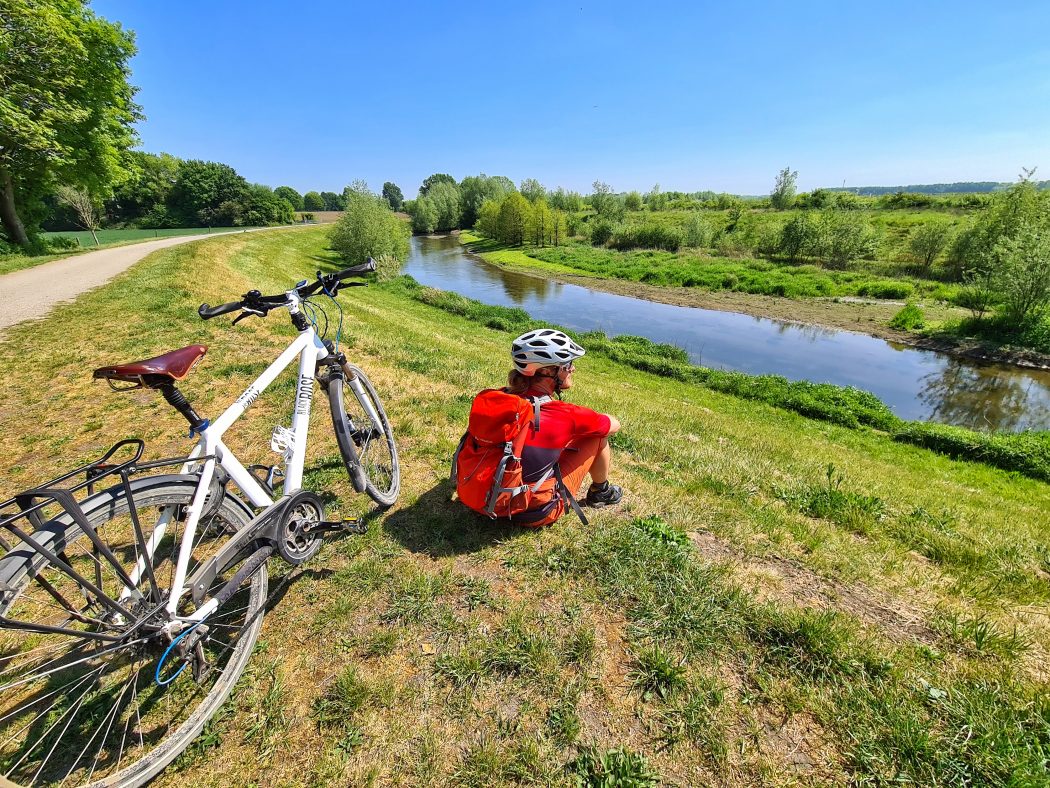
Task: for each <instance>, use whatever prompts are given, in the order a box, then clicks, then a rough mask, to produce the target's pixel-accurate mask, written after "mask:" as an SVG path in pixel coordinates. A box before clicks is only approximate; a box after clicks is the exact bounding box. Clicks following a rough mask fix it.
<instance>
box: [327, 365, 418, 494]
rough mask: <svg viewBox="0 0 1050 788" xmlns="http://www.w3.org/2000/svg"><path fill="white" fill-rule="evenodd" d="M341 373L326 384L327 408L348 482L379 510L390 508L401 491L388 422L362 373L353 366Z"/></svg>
mask: <svg viewBox="0 0 1050 788" xmlns="http://www.w3.org/2000/svg"><path fill="white" fill-rule="evenodd" d="M341 370H342V374H338V373H337V374H333V375H332V376H331V377H330V378H329V380H328V405H329V407H330V408H331V409H332V424H333V425H334V426H335V438H336V442H337V443H338V444H339V453H340V454H341V455H342V456H343V463H344V464H345V465H346V471H347V473H348V474H349V475H350V482H351V483H352V484H353V485H354V489H356V490H357V491H358V492H365V493H367V494H368V496H369V497H370V498H371V499H372V500H373V501H375V502H376V503H377V504H379V505H380V506H381V507H383V508H387V507H389V506H393V505H394V502H395V501H396V500H397V495H398V492H400V490H401V468H400V466H399V465H398V460H397V446H396V445H394V432H393V430H392V429H391V428H390V421H389V419H387V416H386V411H385V410H383V404H382V403H381V402H380V401H379V395H378V394H376V390H375V387H373V386H372V381H370V380H369V379H368V376H367V375H366V374H365V373H364V370H362V369H361V368H360V367H356V366H354V365H353V364H343V366H342V367H341Z"/></svg>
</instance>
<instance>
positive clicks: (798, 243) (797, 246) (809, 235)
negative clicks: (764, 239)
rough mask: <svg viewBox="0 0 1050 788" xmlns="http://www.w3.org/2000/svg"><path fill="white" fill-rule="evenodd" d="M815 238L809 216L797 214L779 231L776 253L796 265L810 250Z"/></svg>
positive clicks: (813, 224)
mask: <svg viewBox="0 0 1050 788" xmlns="http://www.w3.org/2000/svg"><path fill="white" fill-rule="evenodd" d="M815 238H816V228H815V223H814V222H813V220H812V219H810V217H809V214H807V213H797V214H795V216H794V217H793V218H792V219H791V221H789V222H788V223H787V224H785V225H784V228H783V229H782V230H781V231H780V243H779V244H778V246H777V251H778V252H780V254H782V255H783V256H784V257H786V258H787V259H789V260H791V261H792V262H793V263H797V262H798V261H800V260H801V259H802V257H803V256H804V255H806V254H808V253H809V252H810V251H811V250H812V248H813V243H814V240H815Z"/></svg>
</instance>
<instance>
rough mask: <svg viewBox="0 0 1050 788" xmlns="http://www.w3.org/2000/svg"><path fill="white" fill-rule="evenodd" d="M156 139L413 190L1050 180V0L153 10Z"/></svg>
mask: <svg viewBox="0 0 1050 788" xmlns="http://www.w3.org/2000/svg"><path fill="white" fill-rule="evenodd" d="M92 8H93V9H94V10H95V12H96V13H97V14H99V15H101V16H104V17H106V18H108V19H110V20H115V21H119V22H121V23H122V24H123V25H124V26H125V27H128V28H130V29H131V30H134V31H135V34H136V37H137V42H138V47H139V54H138V55H137V56H136V58H135V59H134V61H133V62H132V67H133V70H134V75H133V80H132V81H133V83H134V84H136V85H138V86H139V87H140V88H141V90H140V93H139V96H138V101H139V102H140V104H142V106H143V108H144V111H145V114H146V117H147V119H146V121H145V122H144V123H142V124H141V126H140V129H139V131H140V136H141V138H142V147H143V148H144V149H145V150H148V151H152V152H160V151H166V152H169V153H173V154H175V155H177V156H181V157H185V158H203V159H211V160H216V161H222V162H225V163H228V164H231V165H232V166H234V167H235V168H236V169H237V170H238V172H240V173H241V174H242V175H244V176H245V177H247V178H248V179H249V180H252V181H256V182H260V183H267V184H269V185H271V186H279V185H289V186H292V187H294V188H296V189H299V190H300V191H306V190H310V189H317V190H319V191H320V190H332V191H339V190H341V189H342V187H343V186H344V185H346V184H347V183H349V182H350V181H351V180H353V179H355V178H362V179H364V180H366V181H368V183H369V185H370V186H371V187H372V188H373V190H376V191H378V190H379V188H380V187H381V186H382V183H383V181H386V180H392V181H394V182H395V183H397V184H398V185H399V186H401V188H402V190H403V191H404V192H405V195H406V196H413V195H414V194H415V191H416V189H417V187H418V186H419V183H420V181H422V179H423V178H425V177H426V176H427V175H429V174H430V173H433V172H449V173H451V174H452V175H454V176H455V177H457V178H462V177H463V176H465V175H470V174H477V173H479V172H485V173H487V174H489V175H507V176H509V177H510V178H512V179H513V180H514V181H515V182H519V181H521V179H523V178H527V177H533V178H537V179H539V180H540V181H541V182H542V183H544V184H545V185H547V186H549V187H555V186H558V185H562V186H565V187H566V188H570V189H576V190H578V191H581V192H583V193H588V192H589V191H590V184H591V183H592V182H593V181H594V180H595V179H600V180H603V181H606V182H607V183H609V184H611V185H612V186H613V187H614V188H615V189H617V190H618V191H627V190H630V189H638V190H640V191H646V190H648V189H649V188H650V187H651V186H652V185H653V184H654V183H657V182H658V183H659V184H660V185H661V187H662V188H663V189H664V190H669V189H676V190H683V191H695V190H699V189H713V190H715V191H730V192H735V193H741V194H764V193H768V192H769V190H770V188H771V187H772V183H773V179H774V176H775V174H776V172H777V171H778V170H779V169H780V168H782V167H784V166H790V167H791V168H792V169H795V170H797V171H798V173H799V179H798V181H799V187H800V188H801V189H811V188H815V187H817V186H840V185H842V184H843V182H845V184H846V185H855V186H856V185H895V184H904V183H932V182H950V181H957V180H995V181H1004V180H1012V179H1013V178H1014V177H1015V176H1016V174H1017V173H1018V172H1019V171H1020V168H1021V167H1022V166H1028V167H1030V166H1035V165H1041V166H1040V170H1039V176H1041V177H1043V178H1048V177H1050V44H1048V43H1047V42H1048V39H1047V31H1048V30H1050V3H1047V2H1045V0H1039V1H1038V2H1025V1H1024V0H1018V1H1016V2H1014V1H1010V2H1005V3H989V2H987V1H986V0H985V1H984V2H964V1H962V0H957V1H956V2H939V1H937V2H924V1H923V0H911V1H910V2H895V1H894V2H879V3H864V4H861V3H850V2H842V1H841V0H839V2H806V1H805V0H795V1H794V2H753V3H748V4H736V3H724V2H723V3H713V2H702V1H701V0H693V2H683V3H662V2H648V3H637V2H635V3H601V4H597V3H593V2H589V1H585V0H569V2H562V3H553V2H530V3H522V4H517V5H514V4H507V3H498V2H490V3H478V4H460V5H451V4H449V5H440V4H437V3H424V2H413V1H407V2H398V3H378V2H327V1H326V2H310V3H293V2H288V1H287V0H283V2H268V1H266V0H257V1H256V2H233V1H229V2H214V0H212V1H211V2H201V1H200V0H181V2H179V3H167V2H164V3H160V2H143V0H95V1H94V2H93V3H92Z"/></svg>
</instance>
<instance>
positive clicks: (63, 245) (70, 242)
mask: <svg viewBox="0 0 1050 788" xmlns="http://www.w3.org/2000/svg"><path fill="white" fill-rule="evenodd" d="M47 247H48V249H50V250H52V251H55V252H64V251H66V250H68V249H79V248H80V241H78V240H77V239H76V238H70V237H69V236H68V235H55V236H52V237H51V238H48V239H47Z"/></svg>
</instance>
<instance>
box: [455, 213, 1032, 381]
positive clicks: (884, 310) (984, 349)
mask: <svg viewBox="0 0 1050 788" xmlns="http://www.w3.org/2000/svg"><path fill="white" fill-rule="evenodd" d="M453 235H457V236H458V238H459V240H460V242H461V243H462V244H463V245H464V247H465V248H466V249H467V251H469V252H470V253H471V254H473V255H476V256H478V257H480V258H481V259H483V260H485V262H487V263H491V264H492V265H497V266H499V267H501V268H506V269H508V270H512V271H515V272H517V273H521V274H525V275H528V276H536V277H541V278H545V279H552V280H554V281H558V282H564V283H566V284H575V285H580V286H582V287H588V288H591V289H594V290H601V291H602V292H606V293H613V294H616V295H624V296H630V297H633V298H644V299H646V300H647V301H655V302H658V303H663V304H671V305H673V306H689V307H698V308H701V309H714V310H717V311H720V312H735V313H738V314H745V315H751V316H753V317H764V318H769V319H772V320H779V321H782V322H786V323H795V324H799V325H809V326H818V327H822V328H831V329H836V330H842V331H854V332H857V333H862V334H867V335H868V336H873V337H878V338H879V339H884V340H886V341H888V342H892V343H896V344H898V345H902V346H906V347H913V348H917V349H921V350H932V351H936V352H938V353H944V354H946V355H949V356H952V357H954V358H963V359H968V360H971V361H980V362H986V363H995V364H1009V365H1012V366H1017V367H1021V368H1025V369H1050V354H1044V353H1038V352H1036V351H1034V350H1027V349H1024V348H1004V347H996V346H994V345H990V344H988V343H984V342H979V341H975V340H955V339H952V338H949V337H943V336H936V337H935V336H925V335H922V334H918V333H915V332H909V331H900V330H897V329H894V328H891V327H890V325H889V321H890V320H891V319H892V318H893V316H894V315H895V314H897V312H899V311H900V310H901V308H902V307H903V306H904V303H903V302H897V301H876V300H874V299H840V298H806V299H793V298H785V297H779V296H766V295H756V294H750V293H738V292H735V291H731V290H703V289H700V288H694V287H667V286H661V285H650V284H646V283H645V282H635V281H630V280H625V279H611V278H605V277H599V276H594V275H591V274H586V273H580V272H577V271H573V270H572V269H571V268H568V267H567V266H564V265H557V264H552V263H546V262H544V261H541V260H536V259H535V258H532V257H529V256H528V255H527V254H526V253H525V252H524V251H522V250H520V249H503V250H499V251H487V250H483V249H478V244H479V242H482V239H481V238H479V237H478V236H476V235H473V234H472V233H468V232H465V231H464V232H460V233H458V234H457V233H453ZM921 308H922V311H923V314H924V315H925V317H926V320H927V323H928V324H930V325H938V324H942V323H944V322H947V321H951V320H959V319H962V318H965V317H968V316H969V314H970V313H969V311H968V310H965V309H960V308H958V307H953V306H949V305H945V304H941V303H936V304H922V305H921Z"/></svg>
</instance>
